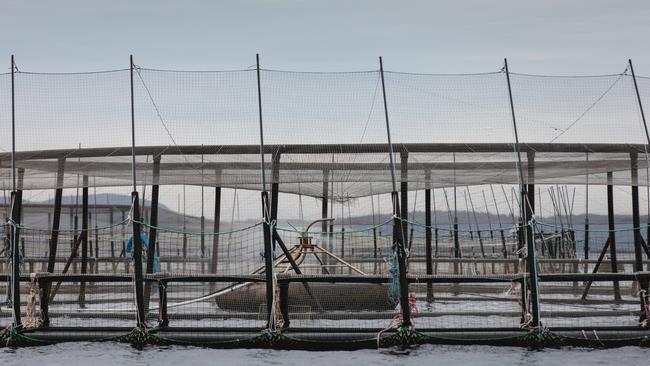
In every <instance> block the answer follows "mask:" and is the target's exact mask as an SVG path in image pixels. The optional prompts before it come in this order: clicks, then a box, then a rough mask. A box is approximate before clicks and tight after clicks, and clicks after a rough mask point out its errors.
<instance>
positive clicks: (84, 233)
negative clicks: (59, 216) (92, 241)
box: [79, 175, 89, 308]
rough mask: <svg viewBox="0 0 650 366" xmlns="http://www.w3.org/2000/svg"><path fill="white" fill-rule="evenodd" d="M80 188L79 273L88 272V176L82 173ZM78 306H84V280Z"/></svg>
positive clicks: (80, 289)
mask: <svg viewBox="0 0 650 366" xmlns="http://www.w3.org/2000/svg"><path fill="white" fill-rule="evenodd" d="M82 182H83V183H82V188H81V274H86V273H88V221H89V220H88V214H89V211H88V176H87V175H84V176H83V180H82ZM79 306H80V307H81V308H85V307H86V282H85V281H81V282H80V284H79Z"/></svg>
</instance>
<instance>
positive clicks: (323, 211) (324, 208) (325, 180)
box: [321, 169, 372, 274]
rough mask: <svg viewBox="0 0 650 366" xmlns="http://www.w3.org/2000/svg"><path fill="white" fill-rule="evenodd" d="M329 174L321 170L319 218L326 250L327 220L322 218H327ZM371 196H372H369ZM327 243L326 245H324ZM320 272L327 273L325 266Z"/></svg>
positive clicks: (325, 260) (327, 246) (325, 261)
mask: <svg viewBox="0 0 650 366" xmlns="http://www.w3.org/2000/svg"><path fill="white" fill-rule="evenodd" d="M329 176H330V171H329V170H328V169H324V170H323V194H322V196H323V202H322V203H321V218H322V219H323V221H322V222H321V238H322V239H321V240H322V242H323V246H324V247H325V249H326V250H329V249H330V245H329V243H327V242H328V241H329V240H327V237H328V236H327V221H326V220H324V219H326V218H328V217H329V216H328V211H327V210H328V207H327V204H328V203H329ZM371 198H372V197H371ZM326 244H327V245H326ZM323 261H324V262H323V264H324V265H327V264H328V263H329V262H328V259H327V256H324V258H323ZM321 272H322V273H323V274H325V273H328V271H327V268H326V267H321Z"/></svg>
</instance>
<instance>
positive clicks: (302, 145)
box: [0, 67, 650, 198]
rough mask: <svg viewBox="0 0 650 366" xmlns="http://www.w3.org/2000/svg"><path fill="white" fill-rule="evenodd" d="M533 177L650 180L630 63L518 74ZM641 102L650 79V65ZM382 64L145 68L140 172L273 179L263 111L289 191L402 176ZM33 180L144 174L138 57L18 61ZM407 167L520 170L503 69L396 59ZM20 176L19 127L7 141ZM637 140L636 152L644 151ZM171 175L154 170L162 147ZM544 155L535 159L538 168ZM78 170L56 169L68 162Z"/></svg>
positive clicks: (399, 140)
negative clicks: (48, 63)
mask: <svg viewBox="0 0 650 366" xmlns="http://www.w3.org/2000/svg"><path fill="white" fill-rule="evenodd" d="M10 76H11V75H10V74H2V75H0V110H1V111H2V113H0V123H2V125H3V126H5V127H6V129H7V130H8V129H9V128H10V124H11V118H10V116H11V105H10V103H11V94H10V90H11V88H10V82H11V80H10ZM510 77H511V83H512V97H513V111H514V118H515V119H516V123H517V129H518V133H519V141H520V142H521V144H522V145H521V150H522V154H521V155H522V160H523V165H522V168H523V169H524V170H525V171H529V174H524V179H525V180H526V182H527V183H537V184H549V185H552V184H584V182H585V181H586V180H588V181H589V183H590V184H594V185H598V184H607V183H608V178H607V173H608V172H611V173H612V177H611V179H612V183H614V184H616V185H636V184H638V185H647V184H648V180H647V175H646V174H639V177H638V181H637V182H633V181H632V180H631V174H630V167H631V159H637V160H638V167H639V169H646V168H647V161H648V160H647V158H646V154H645V153H646V150H647V145H646V138H645V132H644V127H643V124H642V123H641V118H640V113H639V105H638V103H637V99H636V95H635V90H634V85H633V79H632V77H631V75H630V74H629V73H628V72H627V70H626V71H625V72H623V73H621V74H614V75H600V76H582V77H575V76H538V75H527V74H516V73H512V74H511V75H510ZM637 79H638V84H639V89H640V94H641V96H642V100H648V98H650V79H648V78H644V77H639V78H637ZM380 81H381V80H380V73H379V72H378V71H367V72H338V73H334V72H331V73H317V72H287V71H277V70H261V73H260V86H261V88H260V95H261V100H262V102H261V108H260V109H258V100H257V76H256V72H255V70H236V71H207V72H198V71H169V70H154V69H147V68H139V67H136V68H135V70H134V90H133V97H134V105H133V108H134V125H135V146H136V147H135V154H136V161H137V166H136V178H137V184H138V185H142V184H151V183H152V182H154V181H156V182H158V183H159V184H160V185H194V186H210V187H214V186H220V187H226V188H236V189H244V190H259V189H260V188H261V172H260V165H259V164H260V157H259V147H258V144H259V118H260V115H261V117H262V120H263V131H264V138H265V145H266V146H265V162H266V164H265V167H264V168H265V173H266V176H267V179H268V180H267V181H268V182H271V183H279V187H278V189H279V191H280V192H284V193H294V194H301V195H306V196H312V197H322V195H323V186H324V185H325V184H327V183H329V184H332V183H335V184H337V195H339V196H340V197H349V198H355V197H363V196H368V195H372V194H379V193H386V192H390V191H391V190H392V185H391V169H390V165H389V156H388V155H389V153H388V152H389V148H388V145H387V143H386V141H387V138H386V136H387V133H386V132H387V130H386V120H385V117H386V115H385V113H384V104H383V100H382V96H383V95H382V90H381V83H380ZM15 85H16V87H15V90H16V91H15V105H16V106H15V108H16V150H17V155H16V158H17V161H16V166H17V168H18V170H19V171H18V184H19V186H20V187H21V188H22V189H25V190H43V189H48V190H49V189H53V188H56V187H57V186H60V187H63V188H75V187H78V186H79V178H78V177H79V176H88V177H90V179H89V181H90V182H91V184H92V185H95V186H97V187H120V186H125V187H126V186H131V185H132V184H133V182H132V173H131V169H132V165H131V156H130V155H131V148H130V142H131V103H130V83H129V70H112V71H105V72H94V73H78V74H51V73H34V72H22V71H21V72H17V73H16V74H15ZM385 85H386V110H387V114H388V117H389V121H390V130H391V134H392V140H393V143H394V148H393V150H394V151H395V161H396V172H397V176H396V178H397V180H398V181H404V182H408V183H409V186H408V189H409V190H420V189H423V188H425V187H430V188H440V187H451V186H473V185H483V184H517V183H518V173H517V168H516V161H517V159H516V155H515V154H514V141H515V139H514V133H513V112H512V111H511V109H510V101H509V96H508V86H507V80H506V74H505V72H503V71H500V72H491V73H482V74H462V75H435V74H409V73H400V72H386V73H385ZM0 143H1V146H0V148H1V149H2V150H3V151H4V152H2V153H0V164H1V165H0V167H1V171H0V174H1V177H2V184H3V186H4V187H5V188H6V189H8V188H10V187H11V171H10V166H11V154H10V153H9V151H10V150H11V140H10V136H9V135H8V134H5V135H3V137H2V140H0ZM631 154H632V155H631ZM158 159H159V164H160V173H159V176H156V177H154V176H153V175H154V173H153V171H154V168H153V167H154V161H157V160H158ZM529 168H530V169H529ZM59 171H62V172H63V179H62V180H59V183H57V172H59Z"/></svg>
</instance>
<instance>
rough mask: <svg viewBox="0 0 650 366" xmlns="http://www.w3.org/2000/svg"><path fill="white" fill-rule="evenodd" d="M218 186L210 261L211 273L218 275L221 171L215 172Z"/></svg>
mask: <svg viewBox="0 0 650 366" xmlns="http://www.w3.org/2000/svg"><path fill="white" fill-rule="evenodd" d="M215 177H216V181H217V184H216V185H215V187H214V223H213V227H212V230H213V232H214V235H213V236H212V257H211V259H210V273H217V268H218V267H217V265H218V263H219V230H220V224H221V170H216V171H215Z"/></svg>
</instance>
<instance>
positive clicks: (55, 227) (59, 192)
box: [47, 158, 65, 273]
mask: <svg viewBox="0 0 650 366" xmlns="http://www.w3.org/2000/svg"><path fill="white" fill-rule="evenodd" d="M64 167H65V158H60V159H59V163H58V169H57V173H56V188H55V191H54V215H53V216H52V232H51V234H50V235H51V236H50V243H49V244H50V245H49V246H50V248H49V257H48V260H47V271H48V272H50V273H53V272H54V266H55V265H56V251H57V247H58V242H59V228H60V225H61V204H62V202H63V174H64Z"/></svg>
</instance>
